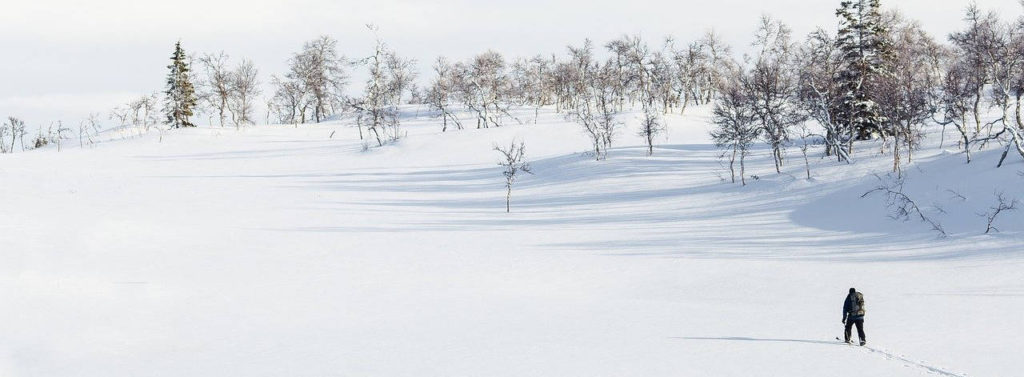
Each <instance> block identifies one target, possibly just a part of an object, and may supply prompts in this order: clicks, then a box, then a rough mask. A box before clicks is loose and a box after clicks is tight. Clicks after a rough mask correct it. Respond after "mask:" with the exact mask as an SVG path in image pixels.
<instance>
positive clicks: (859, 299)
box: [850, 292, 865, 316]
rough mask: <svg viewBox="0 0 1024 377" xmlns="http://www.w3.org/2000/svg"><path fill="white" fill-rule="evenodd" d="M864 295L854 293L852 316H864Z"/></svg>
mask: <svg viewBox="0 0 1024 377" xmlns="http://www.w3.org/2000/svg"><path fill="white" fill-rule="evenodd" d="M864 312H865V310H864V295H863V294H861V293H860V292H857V293H854V297H853V307H851V308H850V314H851V315H858V316H862V315H864Z"/></svg>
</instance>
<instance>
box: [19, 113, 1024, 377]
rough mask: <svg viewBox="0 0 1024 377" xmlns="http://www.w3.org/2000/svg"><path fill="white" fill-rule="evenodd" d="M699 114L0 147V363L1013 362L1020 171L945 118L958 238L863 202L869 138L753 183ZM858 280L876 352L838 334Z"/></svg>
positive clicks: (1007, 370)
mask: <svg viewBox="0 0 1024 377" xmlns="http://www.w3.org/2000/svg"><path fill="white" fill-rule="evenodd" d="M707 111H708V109H699V108H698V109H691V112H690V113H688V114H687V115H686V116H684V117H680V116H670V117H669V121H670V123H669V124H670V127H669V132H668V135H667V137H664V138H662V139H661V140H659V145H658V147H657V149H656V150H655V154H654V156H653V157H647V156H646V155H645V153H644V152H645V151H644V148H643V147H642V146H641V141H640V140H639V138H638V137H636V136H635V133H636V129H635V128H636V127H635V124H631V125H630V126H629V127H628V128H627V129H625V130H623V131H622V132H620V134H619V135H620V136H619V140H618V141H617V142H616V148H615V149H613V150H612V152H611V155H610V157H609V160H607V161H603V162H595V161H592V159H591V158H590V157H589V156H588V155H587V154H586V153H585V152H586V151H587V147H588V145H587V140H586V138H585V137H584V136H583V135H582V133H581V131H580V129H579V127H578V126H575V125H573V124H571V123H567V122H565V121H564V120H563V119H562V118H561V116H559V115H557V114H554V113H553V112H552V111H550V110H545V111H542V112H541V114H540V117H539V118H538V119H537V122H536V123H537V124H532V123H534V122H533V112H532V110H531V111H525V110H524V111H523V112H522V113H520V114H519V115H520V118H521V119H522V120H523V121H524V123H527V124H524V125H510V126H506V127H502V128H498V129H486V130H463V131H457V132H448V133H445V134H441V133H440V132H438V131H439V127H438V125H437V121H436V120H434V119H430V118H428V117H425V116H415V109H407V112H408V113H409V114H408V116H407V119H406V121H405V125H406V129H407V130H408V132H409V136H408V137H407V138H405V139H403V140H401V141H400V142H398V143H395V144H392V145H388V146H385V147H382V148H371V149H370V150H367V151H363V150H362V149H363V148H362V143H361V142H360V141H359V140H358V137H357V133H356V130H355V129H353V128H351V127H348V126H346V125H345V124H346V123H345V122H344V121H341V122H335V123H327V124H321V125H302V126H299V127H292V126H254V127H248V128H244V129H242V130H235V129H230V128H226V129H218V128H199V129H190V130H180V131H171V132H166V133H164V135H163V136H162V140H161V137H160V136H159V135H158V134H156V133H150V134H147V135H145V136H142V137H136V138H129V139H126V140H112V141H109V142H104V143H100V144H98V145H96V146H95V147H93V148H85V149H78V148H71V149H67V150H65V151H63V152H60V153H57V152H56V151H53V150H49V151H35V152H30V153H23V154H13V155H2V156H0V198H2V203H3V204H0V235H2V239H0V245H2V250H3V254H2V255H3V256H4V263H3V264H2V265H0V279H2V280H0V302H2V303H3V304H4V305H3V306H4V309H3V310H0V375H2V376H389V377H390V376H752V375H754V376H822V375H827V376H865V375H873V376H920V375H941V376H1013V375H1020V374H1021V373H1022V371H1021V364H1020V361H1019V356H1018V355H1019V352H1020V351H1019V350H1020V349H1024V338H1021V337H1019V336H1017V335H1018V334H1021V333H1024V321H1021V320H1020V318H1021V315H1020V313H1021V312H1022V311H1024V279H1022V278H1024V272H1022V271H1024V270H1022V267H1024V265H1022V264H1024V253H1022V246H1024V211H1016V212H1010V213H1007V214H1005V215H1003V217H1002V218H1000V220H999V221H998V222H997V225H998V227H999V228H1000V230H1001V232H1000V233H995V234H990V235H983V234H982V232H983V231H984V229H985V221H984V219H982V218H981V217H980V216H978V215H977V213H978V212H984V211H986V210H987V208H988V207H989V206H991V205H993V204H994V201H995V199H994V198H995V197H994V194H993V193H994V192H995V191H996V190H1001V191H1004V192H1005V193H1006V195H1007V196H1010V197H1017V198H1021V199H1024V190H1022V189H1021V187H1022V186H1021V183H1022V181H1024V178H1022V177H1020V176H1018V173H1017V172H1018V171H1020V170H1024V164H1022V163H1021V162H1020V161H1018V160H1012V161H1013V162H1012V163H1010V164H1009V165H1008V166H1004V167H1003V168H1002V169H998V170H997V169H994V168H993V166H994V165H995V160H996V159H997V158H998V151H987V152H982V153H978V154H977V156H976V162H975V163H972V164H971V165H969V166H968V165H964V164H963V162H962V160H963V158H962V156H960V155H959V154H957V153H956V150H955V147H948V146H947V147H946V148H945V149H940V148H938V147H937V145H936V144H937V140H936V139H937V137H936V136H937V135H934V132H933V135H932V137H930V138H929V140H928V141H927V143H926V144H927V145H926V146H925V148H924V149H923V150H922V151H921V152H920V153H919V154H918V155H917V156H915V163H914V164H913V165H911V166H909V167H907V168H906V172H907V174H908V178H907V184H906V190H907V191H906V192H907V193H908V195H910V196H911V197H912V198H914V199H915V200H916V201H918V202H919V204H921V207H922V208H923V209H924V211H925V212H926V213H928V214H929V215H931V216H933V217H934V218H936V219H938V221H940V222H942V224H943V226H944V227H945V228H946V230H947V232H948V233H949V234H950V237H947V238H944V239H940V238H938V237H937V236H936V234H935V233H934V232H932V231H931V230H930V229H929V227H928V226H927V225H924V224H921V223H920V222H917V221H913V220H912V221H906V222H901V221H894V220H891V219H889V218H887V215H888V211H887V210H886V208H885V203H884V198H882V197H881V196H869V197H867V198H860V196H861V195H862V194H864V193H865V192H866V191H868V190H870V189H871V188H873V187H875V186H877V185H878V182H877V180H876V179H875V178H874V177H873V176H872V175H871V173H881V174H884V173H886V172H887V169H889V168H890V165H891V162H890V160H889V156H888V155H884V156H879V155H878V149H879V146H878V145H877V144H872V143H864V144H861V145H858V148H859V150H858V152H857V155H856V156H857V161H856V163H855V164H853V165H850V166H847V165H845V164H838V163H835V162H833V161H831V160H828V159H818V158H814V157H813V156H814V155H817V153H816V151H814V150H812V153H814V155H812V159H811V165H812V169H813V174H814V179H812V180H807V179H803V178H804V177H803V174H804V172H803V165H802V161H801V160H800V158H799V153H798V151H795V150H793V151H790V152H789V154H788V156H789V158H790V161H789V165H788V166H787V168H786V171H785V172H784V174H781V175H777V174H775V173H774V171H773V169H772V167H771V160H770V158H769V157H768V154H767V153H766V151H765V150H763V149H759V150H757V151H756V152H755V155H754V156H753V157H752V158H751V161H750V167H749V168H748V173H750V174H755V175H758V176H759V179H757V180H752V181H751V182H750V185H748V186H747V187H740V186H739V185H733V184H729V183H726V182H723V180H722V178H723V177H724V174H728V173H727V171H724V170H723V168H722V166H721V164H720V162H719V161H718V158H717V157H718V152H717V151H716V150H715V148H714V147H713V146H712V145H711V144H710V143H709V141H708V139H707V136H706V135H707V127H709V126H708V125H707ZM421 115H422V114H421ZM513 123H514V122H513ZM467 124H468V123H467ZM332 133H334V135H333V137H331V134H332ZM108 136H111V135H108ZM119 138H120V137H114V139H119ZM513 138H518V139H521V140H524V141H525V143H526V149H527V155H528V158H529V159H530V161H531V163H532V165H533V167H534V172H535V175H533V176H527V177H525V178H524V179H523V180H522V181H521V183H520V184H519V186H517V187H516V189H515V191H514V193H513V202H512V213H510V214H506V213H504V202H503V200H504V196H503V194H504V193H503V189H504V188H503V185H502V184H503V182H502V178H501V175H500V170H499V169H500V168H499V167H498V166H497V165H496V161H497V157H498V156H497V153H496V152H493V151H492V150H491V148H492V146H493V145H494V144H496V143H501V144H505V143H508V142H509V141H511V140H512V139H513ZM947 140H948V138H947ZM947 190H953V191H955V192H957V193H959V194H960V195H962V196H963V197H964V198H963V199H961V198H959V197H955V196H953V195H952V194H951V192H950V191H947ZM938 208H942V211H939V210H938ZM942 212H945V213H944V214H943V213H942ZM851 286H854V287H857V288H858V289H859V290H861V291H862V292H864V294H865V296H866V298H867V302H868V303H867V307H868V316H867V321H866V322H867V323H866V330H867V333H868V337H869V341H870V343H869V345H870V347H867V348H859V347H849V346H846V345H841V344H839V342H837V341H835V337H837V336H841V330H842V328H841V326H842V325H841V324H840V321H839V320H840V317H841V313H840V309H841V306H842V301H843V298H844V297H845V294H846V291H847V289H848V288H849V287H851Z"/></svg>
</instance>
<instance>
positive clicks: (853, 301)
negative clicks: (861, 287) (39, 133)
mask: <svg viewBox="0 0 1024 377" xmlns="http://www.w3.org/2000/svg"><path fill="white" fill-rule="evenodd" d="M858 296H859V298H860V302H861V303H863V302H864V295H863V294H861V293H860V292H854V293H850V294H848V295H846V302H844V303H843V320H849V321H858V320H863V319H864V313H865V310H864V305H863V304H862V305H857V298H858Z"/></svg>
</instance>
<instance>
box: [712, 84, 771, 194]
mask: <svg viewBox="0 0 1024 377" xmlns="http://www.w3.org/2000/svg"><path fill="white" fill-rule="evenodd" d="M743 75H744V73H743V72H742V71H741V70H739V69H737V70H735V71H734V73H733V74H732V75H731V77H730V78H729V79H726V80H722V81H720V82H719V89H718V90H717V92H718V97H717V98H716V99H715V107H714V110H713V113H712V114H713V115H712V123H714V124H715V129H714V130H713V131H711V138H712V139H713V140H714V141H715V145H716V146H718V147H719V148H723V149H726V154H727V155H729V173H730V174H731V176H732V183H736V162H737V160H738V161H739V165H740V166H739V169H740V172H739V176H740V182H741V183H742V184H743V185H744V186H746V184H747V180H746V166H745V164H744V161H745V159H746V157H747V155H748V154H749V153H750V146H751V145H752V144H753V143H754V140H757V138H758V136H759V135H758V134H759V133H760V132H761V131H762V130H763V129H762V128H760V127H758V125H757V123H756V120H757V115H756V114H755V113H754V111H753V106H751V104H750V103H751V102H752V101H753V99H752V98H750V94H749V93H748V92H747V91H746V90H745V89H744V87H743V84H742V82H743V81H745V79H744V78H743V77H742V76H743Z"/></svg>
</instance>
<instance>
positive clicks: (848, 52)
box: [836, 0, 890, 153]
mask: <svg viewBox="0 0 1024 377" xmlns="http://www.w3.org/2000/svg"><path fill="white" fill-rule="evenodd" d="M880 7H881V6H880V5H879V0H846V1H843V2H842V3H840V6H839V9H838V10H836V16H838V17H839V24H840V26H839V33H838V34H837V36H836V47H837V48H838V49H839V50H840V54H841V60H842V69H841V70H840V72H839V75H838V76H839V77H838V81H839V85H840V87H841V93H842V97H841V99H840V101H839V109H837V110H838V111H837V115H838V118H839V119H838V121H839V123H840V124H842V125H843V126H844V127H845V128H846V131H847V132H848V135H849V139H848V140H847V143H848V144H847V150H848V151H847V152H848V153H851V152H852V151H853V140H854V139H864V138H869V137H870V136H871V134H873V133H881V132H883V130H882V129H881V127H882V125H883V124H884V123H885V119H884V118H883V117H882V116H881V115H880V111H879V109H878V104H877V103H876V102H875V100H874V98H873V96H872V93H873V87H874V86H875V85H876V84H877V82H878V81H879V78H880V77H882V76H883V75H884V74H885V61H886V57H887V56H888V54H889V53H890V52H889V51H890V47H889V45H890V43H889V42H888V41H887V38H886V35H887V34H888V33H887V31H886V27H885V25H884V24H883V22H882V14H881V10H880Z"/></svg>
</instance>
